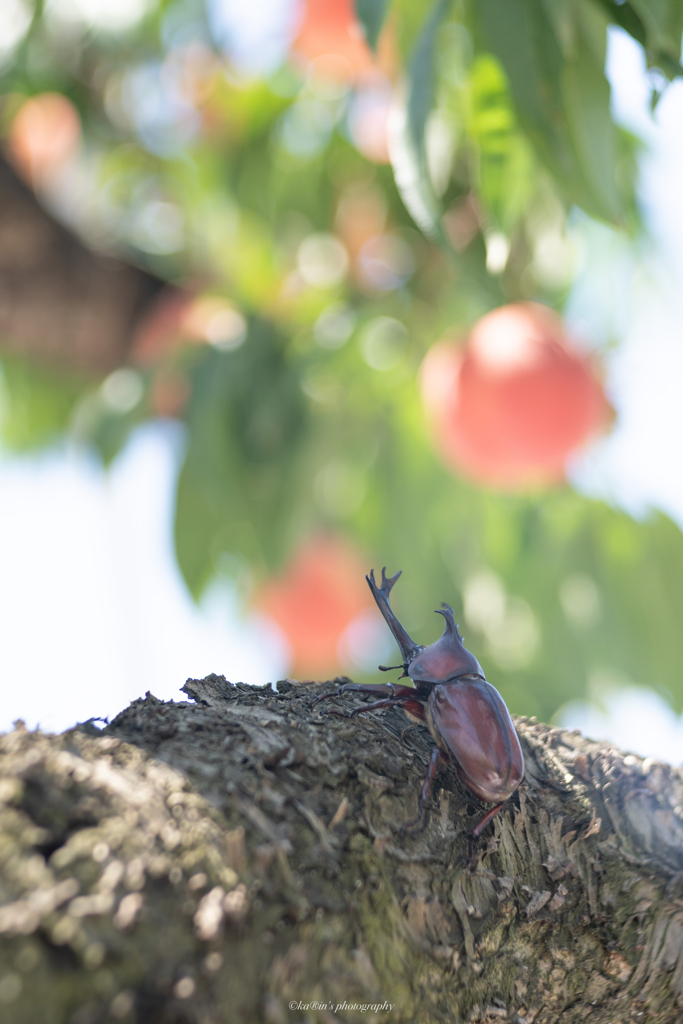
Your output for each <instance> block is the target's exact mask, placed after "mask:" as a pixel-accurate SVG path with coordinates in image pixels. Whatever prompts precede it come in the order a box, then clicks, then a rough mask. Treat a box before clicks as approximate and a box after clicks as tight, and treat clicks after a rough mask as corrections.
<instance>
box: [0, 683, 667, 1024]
mask: <svg viewBox="0 0 683 1024" xmlns="http://www.w3.org/2000/svg"><path fill="white" fill-rule="evenodd" d="M184 689H185V692H186V693H187V694H188V696H189V697H191V698H192V700H193V701H195V702H196V703H163V702H161V701H158V700H157V699H156V698H154V697H153V696H151V695H150V694H148V695H147V697H146V698H145V699H144V700H138V701H135V702H134V703H133V704H131V705H130V707H129V708H128V709H127V710H125V711H124V712H122V713H121V714H120V715H119V716H118V717H117V718H116V719H115V720H114V721H113V722H112V723H111V724H110V725H109V726H108V727H107V728H105V729H103V730H102V731H101V732H99V731H98V730H97V729H95V728H94V726H93V725H92V724H90V725H85V726H82V727H80V728H77V729H74V730H71V731H69V732H67V733H65V734H64V735H62V736H47V735H43V734H41V733H29V732H27V731H26V730H25V729H24V728H23V727H22V726H21V724H18V725H17V727H16V728H15V731H14V732H13V733H11V734H9V735H8V736H6V737H4V738H3V739H2V741H1V746H0V752H1V767H2V778H1V780H0V795H1V797H2V810H1V812H0V863H1V865H2V882H1V886H2V899H3V904H4V905H3V906H2V908H1V909H0V1019H2V1020H3V1021H8V1022H9V1021H11V1022H12V1024H29V1022H30V1024H35V1022H37V1021H40V1022H41V1024H97V1022H100V1021H102V1022H104V1021H111V1020H112V1019H113V1020H122V1021H131V1022H132V1021H135V1022H139V1024H156V1022H166V1021H183V1022H193V1024H194V1022H197V1024H218V1022H233V1021H245V1022H251V1021H267V1022H271V1024H277V1022H279V1021H282V1022H286V1021H316V1022H318V1021H320V1022H323V1024H327V1022H331V1021H335V1020H340V1021H356V1020H361V1019H362V1020H375V1021H385V1020H386V1021H391V1022H398V1021H405V1022H414V1021H420V1022H421V1024H426V1022H441V1021H454V1022H456V1021H464V1020H467V1021H483V1020H510V1021H516V1022H517V1024H521V1022H522V1021H535V1022H537V1024H541V1022H543V1024H545V1022H553V1021H562V1022H568V1024H574V1022H575V1024H579V1022H581V1024H583V1022H585V1021H587V1020H590V1021H591V1022H592V1024H601V1022H604V1024H607V1022H609V1024H617V1022H619V1021H621V1022H622V1024H625V1022H626V1021H631V1020H638V1021H641V1020H647V1021H654V1022H660V1024H664V1022H671V1024H673V1022H679V1021H680V1020H681V1019H682V1017H683V845H682V840H683V821H682V820H681V819H682V815H683V773H682V772H681V771H680V770H675V769H672V768H670V767H668V766H667V765H664V764H660V763H658V762H653V761H651V760H648V761H643V760H642V759H641V758H638V757H634V756H631V755H629V756H624V755H623V754H622V753H620V752H619V751H618V750H616V749H615V748H614V747H610V746H606V745H599V744H597V743H594V742H591V741H589V740H586V739H583V738H582V737H581V736H580V735H578V734H575V733H566V732H563V731H560V730H557V729H550V728H548V727H547V726H544V725H540V724H536V723H535V722H533V721H530V720H528V719H519V720H518V729H519V733H520V736H521V740H522V744H523V747H524V752H525V756H526V759H527V774H526V779H525V781H524V783H523V784H522V786H521V787H520V789H519V791H518V794H517V796H516V797H514V798H513V799H512V800H511V801H510V803H509V805H508V806H507V807H506V808H505V810H504V811H503V812H502V813H501V814H500V815H499V816H498V818H497V819H496V820H495V822H494V824H493V825H492V826H491V827H490V828H489V829H488V830H487V833H486V834H485V837H484V839H483V840H482V842H481V844H480V850H479V856H478V857H477V858H476V862H473V863H472V864H470V865H469V867H465V865H464V863H463V858H464V854H465V850H466V835H467V832H468V829H469V828H471V827H472V825H473V823H474V821H475V820H476V816H477V814H478V813H480V812H478V809H477V808H475V807H474V806H472V805H471V801H470V798H468V797H467V795H466V794H465V793H464V792H463V790H462V788H461V787H460V785H459V783H458V781H457V778H456V775H455V772H454V771H453V770H452V769H451V768H445V769H443V770H442V771H441V772H440V774H439V776H438V778H437V784H436V785H435V789H434V796H433V798H432V799H431V800H430V803H429V807H428V813H427V815H426V817H427V824H426V827H425V828H424V829H423V830H422V831H415V832H412V833H408V834H407V835H400V834H399V832H398V829H399V826H400V824H401V823H402V822H403V821H405V820H407V819H409V818H411V817H412V816H413V815H414V813H415V807H416V799H417V793H418V790H419V785H420V782H421V779H422V776H423V774H424V770H425V766H426V763H427V758H428V754H429V750H430V747H431V742H430V739H429V737H428V735H427V734H426V732H425V730H423V729H421V728H419V727H416V728H412V729H410V730H409V731H407V732H405V729H406V720H405V718H404V716H403V714H402V712H400V711H398V710H396V709H390V710H388V711H384V712H373V713H370V714H369V715H367V716H364V717H362V718H360V719H356V720H354V721H346V720H342V719H339V718H334V717H324V716H322V715H319V714H318V713H317V712H313V713H311V712H310V711H309V702H310V699H311V695H312V692H313V686H312V684H306V685H293V684H291V683H289V682H287V683H281V684H280V687H279V689H280V692H279V693H275V692H273V691H272V690H270V689H269V688H264V689H257V688H252V687H248V686H243V685H241V684H239V685H237V686H232V685H231V684H229V683H227V682H226V681H225V680H224V679H223V677H220V676H210V677H208V678H207V679H205V680H203V681H188V683H187V684H186V686H185V688H184ZM346 699H347V698H340V701H345V700H346ZM348 701H349V703H351V702H353V701H354V698H353V697H350V698H348ZM344 1004H346V1005H344ZM354 1005H355V1006H358V1007H363V1006H364V1007H365V1008H366V1009H365V1011H364V1012H363V1011H361V1010H360V1009H354V1008H353V1007H354Z"/></svg>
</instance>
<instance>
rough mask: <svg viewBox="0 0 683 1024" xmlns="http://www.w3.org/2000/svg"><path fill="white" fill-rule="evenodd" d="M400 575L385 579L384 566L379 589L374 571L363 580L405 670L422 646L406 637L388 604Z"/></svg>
mask: <svg viewBox="0 0 683 1024" xmlns="http://www.w3.org/2000/svg"><path fill="white" fill-rule="evenodd" d="M400 575H401V570H400V569H399V571H398V572H397V573H396V575H395V576H390V577H389V578H388V579H387V570H386V566H385V567H384V568H383V569H382V583H381V584H380V586H379V587H378V586H377V584H376V583H375V570H374V569H371V570H370V575H369V576H366V577H365V579H366V580H367V581H368V586H369V587H370V590H371V592H372V596H373V597H374V599H375V601H376V603H377V607H378V608H379V610H380V611H381V613H382V615H383V616H384V621H385V622H386V624H387V626H388V627H389V629H390V630H391V632H392V633H393V634H394V639H395V640H396V643H397V644H398V646H399V649H400V651H401V657H402V658H403V668H404V670H405V669H406V668H407V666H408V665H409V664H410V662H411V661H412V660H413V658H414V657H415V656H416V655H417V654H419V653H420V651H421V650H423V649H424V648H423V645H422V644H416V643H415V641H414V640H413V639H412V637H410V636H408V634H407V632H406V631H405V629H404V628H403V626H402V625H401V623H400V622H399V621H398V619H397V618H396V616H395V615H394V613H393V611H392V608H391V605H390V604H389V594H390V593H391V588H392V587H393V585H394V583H395V582H396V580H397V579H398V578H399V576H400Z"/></svg>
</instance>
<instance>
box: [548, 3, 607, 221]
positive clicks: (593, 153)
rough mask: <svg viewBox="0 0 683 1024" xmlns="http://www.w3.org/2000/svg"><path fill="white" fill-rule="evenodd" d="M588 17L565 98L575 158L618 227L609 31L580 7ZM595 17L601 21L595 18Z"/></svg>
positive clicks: (567, 68)
mask: <svg viewBox="0 0 683 1024" xmlns="http://www.w3.org/2000/svg"><path fill="white" fill-rule="evenodd" d="M579 10H580V11H581V12H582V13H583V14H584V17H583V18H582V19H581V24H580V26H579V31H578V33H577V34H578V46H577V47H576V51H575V56H574V58H573V59H568V60H566V61H565V62H564V66H563V70H562V93H563V97H564V103H565V110H566V113H567V121H568V125H569V131H570V135H571V139H572V142H573V148H574V152H575V153H576V155H577V158H578V163H579V165H580V167H581V170H582V173H583V176H584V177H585V179H586V181H587V183H588V184H589V187H590V190H591V193H592V195H593V197H594V198H595V199H596V200H597V204H598V208H599V209H600V210H602V211H603V216H605V215H606V216H607V219H609V220H611V221H615V222H616V221H618V220H619V219H620V216H621V203H620V202H619V197H618V193H617V189H616V176H617V141H616V129H615V127H614V123H613V122H612V117H611V114H610V87H609V83H608V82H607V79H606V78H605V75H604V73H603V70H602V69H603V67H604V64H605V49H606V32H607V26H606V24H605V21H604V19H603V18H602V17H601V16H600V14H599V12H597V9H595V8H591V7H589V6H588V4H581V6H580V8H579ZM595 15H597V17H596V16H595Z"/></svg>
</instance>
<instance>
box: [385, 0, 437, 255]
mask: <svg viewBox="0 0 683 1024" xmlns="http://www.w3.org/2000/svg"><path fill="white" fill-rule="evenodd" d="M447 9H448V0H436V3H435V4H434V7H433V9H432V11H431V13H430V15H429V16H428V18H427V21H426V23H425V25H424V27H423V29H422V32H421V34H420V37H419V39H418V40H417V43H416V44H415V48H414V50H413V52H412V54H411V56H410V61H409V65H408V76H407V79H406V82H405V86H404V96H403V100H402V102H401V104H400V106H399V107H398V108H397V109H396V110H395V112H394V116H393V119H392V123H391V124H390V147H389V151H390V156H391V164H392V167H393V169H394V176H395V178H396V185H397V187H398V190H399V192H400V193H401V198H402V199H403V202H404V203H405V204H406V207H407V209H408V212H409V213H410V215H411V217H412V218H413V220H414V221H415V223H416V224H417V225H418V227H420V228H421V229H422V231H424V233H425V234H426V235H428V236H429V237H431V238H436V239H438V240H439V241H442V242H444V244H446V245H447V243H446V242H445V237H444V235H443V231H442V228H441V214H442V210H441V206H440V203H439V200H438V199H437V197H436V194H435V192H434V189H433V186H432V183H431V180H430V177H429V169H428V166H427V154H426V146H425V132H426V128H427V118H428V117H429V113H430V111H431V109H432V106H433V103H434V82H435V75H434V51H435V46H436V36H437V32H438V30H439V27H440V25H441V22H442V20H443V17H444V15H445V13H446V11H447Z"/></svg>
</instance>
